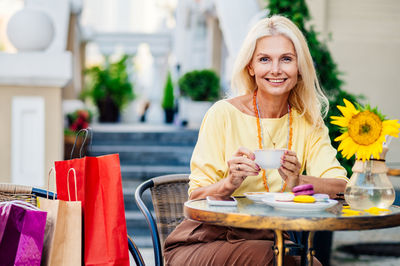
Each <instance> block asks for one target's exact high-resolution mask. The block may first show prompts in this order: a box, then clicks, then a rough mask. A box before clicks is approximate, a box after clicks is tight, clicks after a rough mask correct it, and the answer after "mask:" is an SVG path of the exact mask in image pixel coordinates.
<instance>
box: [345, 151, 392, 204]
mask: <svg viewBox="0 0 400 266" xmlns="http://www.w3.org/2000/svg"><path fill="white" fill-rule="evenodd" d="M386 152H387V149H385V150H384V152H383V153H382V156H381V159H380V160H375V159H371V160H368V161H364V162H362V161H359V160H357V161H356V162H355V164H354V166H353V169H352V170H353V175H352V176H351V178H350V181H349V183H347V186H346V190H345V193H344V198H345V200H346V202H347V203H348V204H349V205H350V208H352V209H354V210H365V209H369V208H371V207H378V208H384V209H387V208H388V207H389V206H391V205H392V204H393V202H394V200H395V191H394V189H393V185H392V183H391V182H390V180H389V178H388V176H387V174H386V173H387V170H388V168H387V166H386V164H385V160H384V158H385V154H386Z"/></svg>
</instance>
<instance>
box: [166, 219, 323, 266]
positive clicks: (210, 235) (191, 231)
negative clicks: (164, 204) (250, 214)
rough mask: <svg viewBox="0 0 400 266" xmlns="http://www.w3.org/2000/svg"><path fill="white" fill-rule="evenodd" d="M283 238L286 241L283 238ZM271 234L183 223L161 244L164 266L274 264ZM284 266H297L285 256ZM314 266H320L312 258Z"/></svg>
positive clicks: (189, 222)
mask: <svg viewBox="0 0 400 266" xmlns="http://www.w3.org/2000/svg"><path fill="white" fill-rule="evenodd" d="M285 239H286V240H287V239H289V238H288V235H285ZM273 244H274V233H273V231H271V230H257V229H241V228H234V227H224V226H217V225H211V224H205V223H200V222H196V221H191V220H184V221H183V222H182V223H181V224H180V225H179V226H177V227H176V229H175V230H174V231H173V232H172V233H171V234H170V235H169V236H168V237H167V239H166V240H165V244H164V259H165V265H174V266H175V265H196V266H197V265H251V266H253V265H273V251H272V247H273ZM285 265H300V258H299V257H292V256H285ZM314 265H321V264H320V263H319V262H318V261H317V260H316V259H314Z"/></svg>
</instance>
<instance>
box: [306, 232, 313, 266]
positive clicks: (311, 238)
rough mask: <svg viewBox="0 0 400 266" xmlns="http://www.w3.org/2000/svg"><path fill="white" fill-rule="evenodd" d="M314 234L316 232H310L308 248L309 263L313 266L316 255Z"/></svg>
mask: <svg viewBox="0 0 400 266" xmlns="http://www.w3.org/2000/svg"><path fill="white" fill-rule="evenodd" d="M314 234H315V232H310V233H309V234H308V249H307V260H308V265H310V266H312V265H313V262H314V255H315V250H314V246H313V243H314Z"/></svg>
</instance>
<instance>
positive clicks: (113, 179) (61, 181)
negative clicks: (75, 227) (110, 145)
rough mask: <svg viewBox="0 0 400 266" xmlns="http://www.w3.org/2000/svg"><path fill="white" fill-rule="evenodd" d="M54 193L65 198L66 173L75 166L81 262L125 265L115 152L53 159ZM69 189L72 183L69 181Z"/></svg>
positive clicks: (121, 207) (124, 239) (123, 220)
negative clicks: (81, 220)
mask: <svg viewBox="0 0 400 266" xmlns="http://www.w3.org/2000/svg"><path fill="white" fill-rule="evenodd" d="M55 168H56V173H57V181H56V183H57V197H58V199H60V200H65V201H68V187H67V179H66V177H67V173H68V170H69V169H70V168H74V169H75V170H76V176H77V189H78V200H79V201H81V202H82V211H83V214H82V215H83V227H84V228H83V230H84V235H83V238H84V244H83V246H84V262H85V265H129V254H128V242H127V229H126V220H125V210H124V200H123V194H122V183H121V168H120V161H119V155H118V154H111V155H105V156H100V157H84V158H79V159H72V160H67V161H59V162H55ZM69 190H70V193H71V194H72V193H75V187H74V185H73V184H70V187H69Z"/></svg>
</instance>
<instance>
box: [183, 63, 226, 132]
mask: <svg viewBox="0 0 400 266" xmlns="http://www.w3.org/2000/svg"><path fill="white" fill-rule="evenodd" d="M178 84H179V88H180V92H181V95H182V96H183V97H185V98H186V99H185V98H184V99H183V100H181V101H180V105H179V111H180V115H181V117H182V118H183V119H187V122H188V124H189V126H190V127H195V128H198V127H199V126H200V124H201V121H202V120H203V117H204V115H205V113H206V112H207V110H208V109H209V108H210V107H211V105H212V103H213V102H214V101H216V100H218V99H219V97H220V79H219V77H218V75H217V74H216V73H215V72H214V71H213V70H210V69H203V70H193V71H190V72H187V73H186V74H185V75H183V76H182V77H181V78H180V79H179V82H178ZM189 110H190V111H189Z"/></svg>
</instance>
